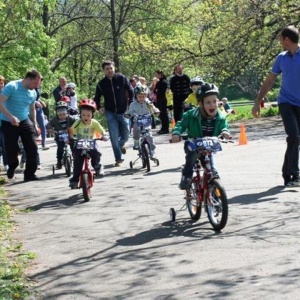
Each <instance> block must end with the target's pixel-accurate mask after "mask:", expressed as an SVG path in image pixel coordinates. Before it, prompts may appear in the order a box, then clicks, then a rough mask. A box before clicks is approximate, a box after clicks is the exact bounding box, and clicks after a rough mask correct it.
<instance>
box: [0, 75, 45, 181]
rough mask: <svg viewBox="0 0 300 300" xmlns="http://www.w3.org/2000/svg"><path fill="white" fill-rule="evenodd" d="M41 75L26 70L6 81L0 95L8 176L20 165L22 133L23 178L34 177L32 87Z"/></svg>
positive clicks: (35, 177)
mask: <svg viewBox="0 0 300 300" xmlns="http://www.w3.org/2000/svg"><path fill="white" fill-rule="evenodd" d="M41 78H42V75H41V74H40V73H39V72H38V71H37V70H31V71H28V72H27V73H26V75H25V77H24V78H23V79H21V80H15V81H11V82H9V83H8V84H7V85H6V86H5V87H4V89H3V90H2V93H1V95H0V111H1V120H2V124H1V129H2V132H3V134H4V140H5V148H6V152H7V158H8V167H9V168H8V170H7V177H8V178H9V179H12V178H13V177H14V173H15V169H16V168H17V166H18V165H19V160H18V152H19V146H18V139H19V137H21V140H22V143H23V146H24V150H25V153H26V157H27V163H26V168H25V171H24V181H32V180H37V179H38V177H37V176H36V175H35V172H36V169H37V155H38V154H37V153H38V152H37V148H38V147H37V143H36V132H37V130H38V128H37V123H36V111H35V100H36V97H37V93H36V91H35V89H36V88H38V87H39V86H40V84H41Z"/></svg>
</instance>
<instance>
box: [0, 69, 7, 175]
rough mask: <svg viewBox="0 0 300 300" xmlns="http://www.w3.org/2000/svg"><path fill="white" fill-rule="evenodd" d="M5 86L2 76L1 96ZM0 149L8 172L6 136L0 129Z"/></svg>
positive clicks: (0, 77)
mask: <svg viewBox="0 0 300 300" xmlns="http://www.w3.org/2000/svg"><path fill="white" fill-rule="evenodd" d="M4 86H5V78H4V77H3V76H2V75H0V94H1V92H2V90H3V88H4ZM0 126H1V119H0ZM0 147H1V156H2V162H3V166H4V170H5V171H7V170H8V162H7V154H6V150H5V142H4V135H3V132H2V130H1V127H0Z"/></svg>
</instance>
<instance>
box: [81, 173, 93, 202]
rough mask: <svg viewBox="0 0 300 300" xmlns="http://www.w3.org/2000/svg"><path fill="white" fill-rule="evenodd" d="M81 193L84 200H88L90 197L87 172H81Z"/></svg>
mask: <svg viewBox="0 0 300 300" xmlns="http://www.w3.org/2000/svg"><path fill="white" fill-rule="evenodd" d="M82 194H83V198H84V201H85V202H88V201H90V198H91V185H90V183H89V174H88V173H83V175H82Z"/></svg>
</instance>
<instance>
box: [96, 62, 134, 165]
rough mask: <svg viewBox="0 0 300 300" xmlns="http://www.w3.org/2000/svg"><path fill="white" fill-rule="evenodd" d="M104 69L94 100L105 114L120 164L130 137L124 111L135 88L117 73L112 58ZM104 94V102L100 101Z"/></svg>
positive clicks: (118, 163)
mask: <svg viewBox="0 0 300 300" xmlns="http://www.w3.org/2000/svg"><path fill="white" fill-rule="evenodd" d="M102 69H103V72H104V75H105V76H104V78H103V79H101V80H100V81H99V82H98V84H97V86H96V92H95V98H94V100H95V102H96V104H97V108H98V110H99V113H102V114H103V113H104V114H105V118H106V121H107V125H108V131H109V135H110V141H111V145H112V148H113V152H114V156H115V161H116V163H115V166H120V165H121V163H122V162H123V158H122V154H125V153H126V148H125V143H126V142H127V141H128V138H129V123H128V119H126V118H125V117H124V113H125V111H126V109H127V106H128V99H130V100H129V101H133V88H132V86H131V84H130V82H129V80H128V79H127V78H126V77H125V76H124V75H123V74H121V73H115V64H114V62H112V61H110V60H109V61H105V62H103V63H102ZM126 91H127V92H126ZM126 93H127V94H128V95H127V94H126ZM102 96H103V98H104V103H103V104H101V102H100V99H101V97H102Z"/></svg>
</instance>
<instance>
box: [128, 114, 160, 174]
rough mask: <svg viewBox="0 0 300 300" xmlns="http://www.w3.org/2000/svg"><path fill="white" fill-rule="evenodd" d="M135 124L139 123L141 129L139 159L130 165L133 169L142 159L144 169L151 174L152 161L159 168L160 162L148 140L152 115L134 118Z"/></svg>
mask: <svg viewBox="0 0 300 300" xmlns="http://www.w3.org/2000/svg"><path fill="white" fill-rule="evenodd" d="M134 122H137V125H138V126H139V127H140V130H141V137H140V143H139V149H138V158H137V159H136V160H135V161H130V163H129V165H130V168H131V169H132V168H133V166H134V164H135V163H136V162H137V161H138V160H139V159H141V160H142V167H143V168H146V170H147V172H149V171H150V169H151V166H150V160H152V161H153V162H154V163H155V164H156V166H159V160H158V159H157V158H156V157H154V156H153V150H152V149H151V145H150V143H149V140H148V138H149V136H150V131H151V123H152V118H151V114H146V115H137V116H135V117H134Z"/></svg>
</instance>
